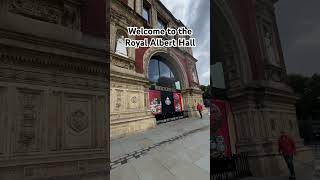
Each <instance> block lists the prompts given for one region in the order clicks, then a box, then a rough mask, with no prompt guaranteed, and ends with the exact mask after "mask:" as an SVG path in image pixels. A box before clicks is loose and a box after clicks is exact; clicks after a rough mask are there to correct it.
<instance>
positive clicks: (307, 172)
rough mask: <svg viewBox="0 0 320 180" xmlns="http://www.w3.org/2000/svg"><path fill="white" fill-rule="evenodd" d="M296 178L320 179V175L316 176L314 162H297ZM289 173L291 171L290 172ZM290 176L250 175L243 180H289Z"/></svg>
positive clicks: (306, 179) (301, 179) (299, 179)
mask: <svg viewBox="0 0 320 180" xmlns="http://www.w3.org/2000/svg"><path fill="white" fill-rule="evenodd" d="M295 171H296V180H320V176H315V171H314V169H313V165H312V164H302V163H300V162H297V161H296V162H295ZM288 173H289V172H288ZM288 179H289V178H288V176H281V177H279V176H278V177H249V178H243V179H241V180H288Z"/></svg>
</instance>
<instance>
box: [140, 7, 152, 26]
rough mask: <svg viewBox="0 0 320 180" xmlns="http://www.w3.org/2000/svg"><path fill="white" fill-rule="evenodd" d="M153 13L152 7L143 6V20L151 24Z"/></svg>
mask: <svg viewBox="0 0 320 180" xmlns="http://www.w3.org/2000/svg"><path fill="white" fill-rule="evenodd" d="M150 15H151V13H150V6H148V5H146V4H143V10H142V16H143V18H144V19H145V20H146V21H147V22H148V23H149V24H151V16H150Z"/></svg>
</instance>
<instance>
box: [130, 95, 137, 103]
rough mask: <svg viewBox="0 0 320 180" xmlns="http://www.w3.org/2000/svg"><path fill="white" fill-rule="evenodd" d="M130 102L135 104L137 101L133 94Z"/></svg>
mask: <svg viewBox="0 0 320 180" xmlns="http://www.w3.org/2000/svg"><path fill="white" fill-rule="evenodd" d="M131 102H132V103H133V104H136V103H137V97H136V96H133V97H132V98H131Z"/></svg>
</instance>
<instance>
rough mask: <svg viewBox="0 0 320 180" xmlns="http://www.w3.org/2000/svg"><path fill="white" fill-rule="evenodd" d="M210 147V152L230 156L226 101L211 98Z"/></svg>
mask: <svg viewBox="0 0 320 180" xmlns="http://www.w3.org/2000/svg"><path fill="white" fill-rule="evenodd" d="M210 126H211V128H210V149H211V153H212V154H216V155H217V156H219V155H224V156H226V157H230V156H231V145H230V136H229V125H228V117H227V112H226V103H225V102H224V101H221V100H217V99H212V100H211V107H210Z"/></svg>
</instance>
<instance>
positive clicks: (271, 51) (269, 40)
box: [264, 32, 278, 65]
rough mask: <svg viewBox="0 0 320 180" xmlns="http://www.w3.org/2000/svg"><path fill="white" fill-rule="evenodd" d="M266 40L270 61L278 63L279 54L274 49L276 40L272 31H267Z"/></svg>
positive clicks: (274, 63)
mask: <svg viewBox="0 0 320 180" xmlns="http://www.w3.org/2000/svg"><path fill="white" fill-rule="evenodd" d="M264 42H265V45H266V55H267V58H268V60H269V62H270V63H271V64H273V65H278V61H277V56H276V52H275V49H274V41H273V38H272V34H271V33H270V32H267V33H265V36H264Z"/></svg>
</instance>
